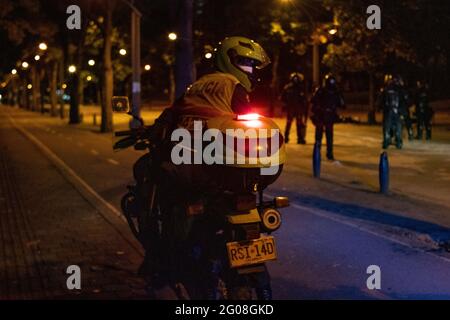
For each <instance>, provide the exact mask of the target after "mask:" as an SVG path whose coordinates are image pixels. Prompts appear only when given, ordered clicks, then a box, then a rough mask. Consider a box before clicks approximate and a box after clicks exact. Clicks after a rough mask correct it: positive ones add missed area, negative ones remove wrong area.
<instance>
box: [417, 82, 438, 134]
mask: <svg viewBox="0 0 450 320" xmlns="http://www.w3.org/2000/svg"><path fill="white" fill-rule="evenodd" d="M414 104H415V107H416V108H415V113H416V118H417V136H416V139H419V140H422V133H423V129H424V128H425V134H426V139H427V140H430V139H431V118H432V116H433V110H432V109H431V107H430V103H429V99H428V90H427V85H426V84H424V83H423V82H422V81H417V84H416V93H415V97H414Z"/></svg>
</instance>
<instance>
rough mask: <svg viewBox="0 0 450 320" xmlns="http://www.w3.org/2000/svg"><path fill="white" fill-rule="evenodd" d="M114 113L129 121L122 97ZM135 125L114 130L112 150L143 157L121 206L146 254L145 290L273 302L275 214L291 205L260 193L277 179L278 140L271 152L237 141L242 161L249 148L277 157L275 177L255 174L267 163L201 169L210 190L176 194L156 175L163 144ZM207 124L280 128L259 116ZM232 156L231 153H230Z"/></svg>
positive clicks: (142, 270) (143, 268) (280, 159)
mask: <svg viewBox="0 0 450 320" xmlns="http://www.w3.org/2000/svg"><path fill="white" fill-rule="evenodd" d="M113 111H114V112H116V113H125V114H129V115H131V113H130V112H129V103H128V99H127V98H126V97H114V98H113ZM134 118H135V117H134ZM134 120H135V122H136V121H137V123H139V124H140V125H139V126H138V127H137V128H135V129H131V130H124V131H115V132H114V136H115V138H116V141H115V143H114V146H113V147H114V150H122V149H127V148H130V147H133V148H134V149H136V150H146V151H147V153H146V154H145V155H143V156H142V157H141V158H139V159H138V160H137V161H136V163H135V164H134V167H133V175H134V179H135V184H134V185H129V186H128V187H127V188H128V192H127V193H126V194H125V195H124V196H123V198H122V201H121V207H122V212H123V214H124V216H125V217H126V220H127V222H128V224H129V226H130V229H131V231H132V233H133V234H134V236H135V237H136V238H137V239H138V240H139V241H140V243H141V244H142V246H143V247H144V249H145V252H146V256H145V259H144V262H143V264H142V266H141V268H140V273H141V274H142V275H143V276H145V277H146V279H147V280H148V283H149V286H148V287H149V292H150V293H151V294H153V296H154V297H155V298H161V296H158V292H162V291H164V290H163V288H167V287H169V288H170V290H171V297H175V298H177V299H212V300H222V299H233V300H236V299H237V300H249V299H252V298H255V297H256V299H258V300H271V299H272V289H271V284H270V275H269V272H268V270H267V266H266V263H267V262H269V261H273V260H276V259H277V248H276V242H275V237H274V236H273V232H275V231H276V230H278V229H279V228H280V226H281V220H282V217H281V213H280V211H279V209H280V208H284V207H287V206H289V200H288V198H287V197H275V198H274V199H270V200H267V199H266V198H265V197H264V194H263V193H264V190H265V189H266V188H267V187H268V186H269V185H270V184H272V183H273V182H275V180H276V179H277V178H278V177H279V175H280V174H281V171H282V167H283V164H284V161H285V160H284V159H285V145H284V141H283V138H282V136H281V135H279V136H277V138H278V141H277V142H278V143H276V144H275V145H276V146H273V145H270V143H269V144H265V145H261V144H258V143H257V144H256V145H252V143H251V141H250V139H249V138H248V137H247V138H246V137H244V138H243V139H244V140H245V141H244V143H243V145H244V147H245V148H244V149H245V150H246V152H247V153H246V157H247V158H248V157H249V154H250V153H249V152H248V151H249V150H248V149H249V148H251V147H256V148H257V149H258V150H261V149H262V148H263V147H265V148H266V149H268V150H266V151H267V154H266V155H267V156H268V157H271V158H273V157H276V158H277V161H278V162H277V165H276V166H277V168H276V169H277V170H276V173H275V174H273V175H262V174H261V172H262V171H261V169H262V168H263V167H266V168H267V167H268V166H269V165H268V164H267V163H268V162H267V161H266V162H264V163H262V161H253V162H252V163H251V164H249V162H246V163H245V164H228V162H226V163H227V164H223V165H211V166H208V168H206V170H208V171H209V177H214V187H210V188H207V189H206V190H205V188H200V189H196V188H195V187H191V188H188V190H186V188H185V189H184V190H179V189H178V188H177V185H176V184H174V183H170V184H168V183H167V180H168V179H167V176H165V175H164V174H162V172H163V171H164V170H162V168H163V167H164V163H166V164H167V163H168V162H167V159H166V158H164V156H163V154H167V149H168V147H167V145H164V144H156V143H155V141H152V127H151V126H145V125H144V123H143V121H142V119H137V118H135V119H134ZM206 126H207V128H210V129H211V128H213V129H216V130H217V131H220V132H222V133H225V132H226V129H229V128H234V129H245V128H248V127H251V128H255V127H258V128H265V129H268V130H269V129H270V130H278V127H277V125H276V124H275V123H274V122H273V121H272V120H271V119H269V118H266V117H263V116H260V115H257V114H250V115H237V116H236V115H229V116H221V117H216V118H212V119H210V120H208V121H207V122H206ZM117 139H119V140H118V141H117ZM234 139H236V137H235V138H234ZM166 140H167V139H166ZM257 141H259V140H257ZM169 144H170V142H169ZM170 145H171V146H172V147H173V143H172V144H170ZM224 149H227V147H226V146H224ZM269 149H272V150H269ZM228 151H229V150H228ZM232 151H233V152H234V155H236V152H237V151H236V149H234V150H232ZM224 152H225V151H224ZM247 160H248V159H247ZM254 160H255V159H254ZM266 160H267V159H266ZM200 168H201V170H203V168H205V167H200ZM163 298H164V296H163Z"/></svg>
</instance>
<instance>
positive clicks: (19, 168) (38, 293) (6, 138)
mask: <svg viewBox="0 0 450 320" xmlns="http://www.w3.org/2000/svg"><path fill="white" fill-rule="evenodd" d="M2 108H3V107H2ZM118 230H120V231H121V232H118ZM125 230H126V226H125V224H124V223H123V221H121V220H120V219H119V218H118V217H111V219H108V220H105V218H104V217H103V216H101V215H100V214H99V213H98V212H97V211H96V209H94V208H93V207H92V206H91V205H90V204H89V203H88V202H87V201H86V200H85V199H84V198H83V197H82V196H81V195H80V193H78V192H77V190H75V189H74V188H73V186H72V185H71V184H69V183H68V181H67V180H66V179H65V178H64V177H63V176H62V175H61V174H60V173H59V172H58V171H57V170H55V168H54V166H53V165H52V163H50V162H49V161H48V160H47V158H45V157H44V156H43V155H42V154H41V153H40V151H38V150H37V149H36V148H35V146H34V145H33V144H32V143H30V142H29V141H28V140H27V139H25V138H24V137H23V136H22V135H21V134H20V133H19V132H18V131H17V130H16V129H15V128H13V127H12V126H11V124H10V123H9V121H8V119H7V118H6V117H4V116H3V114H1V113H0V239H1V242H0V243H1V246H0V300H1V299H122V298H131V299H133V298H134V299H140V298H146V294H145V291H144V282H143V280H142V279H141V278H140V277H138V276H137V275H136V271H137V269H138V267H139V264H140V262H141V260H142V252H141V251H137V250H136V249H135V247H134V246H131V245H130V242H129V241H130V240H129V239H126V238H124V237H123V235H122V234H123V232H128V231H125ZM70 265H78V266H79V267H80V268H81V290H68V289H67V286H66V280H67V278H68V276H69V275H67V274H66V269H67V267H68V266H70Z"/></svg>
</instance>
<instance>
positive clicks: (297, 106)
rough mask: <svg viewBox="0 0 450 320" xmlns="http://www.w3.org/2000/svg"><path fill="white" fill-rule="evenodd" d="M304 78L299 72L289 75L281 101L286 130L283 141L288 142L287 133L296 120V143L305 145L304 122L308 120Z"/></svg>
mask: <svg viewBox="0 0 450 320" xmlns="http://www.w3.org/2000/svg"><path fill="white" fill-rule="evenodd" d="M304 78H305V77H304V76H303V74H301V73H299V72H293V73H292V74H291V75H290V79H289V83H288V84H286V86H285V87H284V88H283V92H282V93H281V100H282V101H283V104H284V105H283V107H284V108H283V109H284V110H285V111H286V113H287V121H286V130H285V133H284V139H285V141H286V143H287V142H289V132H290V131H291V125H292V121H293V120H294V119H295V120H296V125H297V143H299V144H305V143H306V141H305V136H306V121H307V119H308V101H307V98H306V92H305V86H304Z"/></svg>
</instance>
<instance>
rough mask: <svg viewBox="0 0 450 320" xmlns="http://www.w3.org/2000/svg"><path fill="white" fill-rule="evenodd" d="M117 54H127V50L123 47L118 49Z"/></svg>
mask: <svg viewBox="0 0 450 320" xmlns="http://www.w3.org/2000/svg"><path fill="white" fill-rule="evenodd" d="M119 54H120V55H121V56H125V55H126V54H127V50H125V49H120V51H119Z"/></svg>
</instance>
